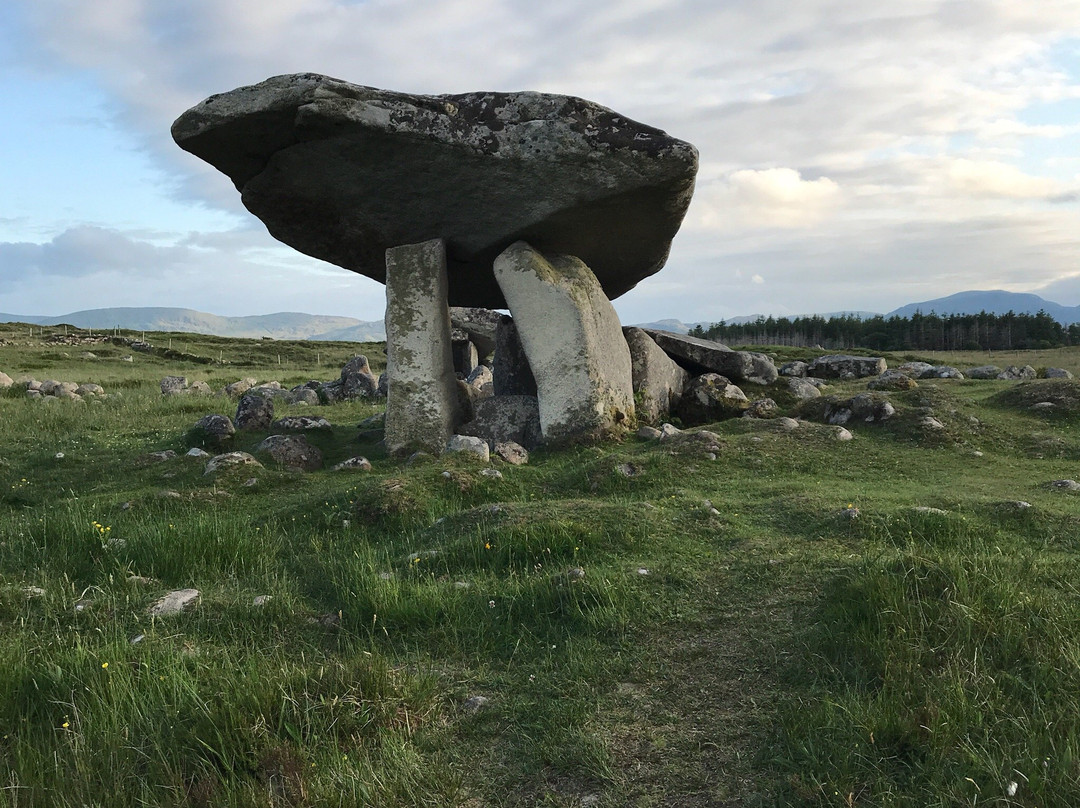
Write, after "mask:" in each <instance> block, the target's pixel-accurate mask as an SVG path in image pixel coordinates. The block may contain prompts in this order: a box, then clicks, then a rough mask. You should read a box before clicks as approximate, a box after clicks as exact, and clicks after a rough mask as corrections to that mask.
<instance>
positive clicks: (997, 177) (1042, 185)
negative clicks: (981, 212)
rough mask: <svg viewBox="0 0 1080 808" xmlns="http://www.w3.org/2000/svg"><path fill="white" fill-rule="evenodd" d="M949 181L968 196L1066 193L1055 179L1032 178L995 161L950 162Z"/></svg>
mask: <svg viewBox="0 0 1080 808" xmlns="http://www.w3.org/2000/svg"><path fill="white" fill-rule="evenodd" d="M949 179H950V180H951V182H952V183H953V185H954V186H955V188H956V189H957V190H958V191H960V192H961V193H964V194H971V195H972V196H997V197H1006V198H1012V199H1053V198H1054V197H1061V196H1063V195H1066V194H1068V193H1069V192H1070V189H1068V188H1067V187H1066V186H1065V185H1063V184H1062V183H1061V182H1059V181H1057V180H1054V179H1050V178H1049V177H1034V176H1031V175H1030V174H1025V173H1024V172H1022V171H1021V170H1020V169H1018V168H1016V167H1015V166H1011V165H1009V164H1008V163H1002V162H999V161H996V160H967V159H964V158H961V159H959V160H953V161H952V163H951V165H950V166H949Z"/></svg>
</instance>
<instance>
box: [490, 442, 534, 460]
mask: <svg viewBox="0 0 1080 808" xmlns="http://www.w3.org/2000/svg"><path fill="white" fill-rule="evenodd" d="M491 453H492V454H493V455H495V457H497V458H499V459H500V460H504V461H506V462H507V463H509V464H510V465H511V466H524V465H525V464H526V463H528V462H529V450H528V449H526V448H525V447H524V446H522V445H521V444H520V443H515V442H514V441H512V440H508V441H500V442H499V443H496V444H495V447H494V448H493V449H492V450H491Z"/></svg>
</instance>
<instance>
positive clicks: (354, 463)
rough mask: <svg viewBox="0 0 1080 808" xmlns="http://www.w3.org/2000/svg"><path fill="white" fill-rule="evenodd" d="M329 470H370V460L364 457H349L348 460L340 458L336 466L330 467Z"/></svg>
mask: <svg viewBox="0 0 1080 808" xmlns="http://www.w3.org/2000/svg"><path fill="white" fill-rule="evenodd" d="M330 470H331V471H371V461H370V460H368V459H367V458H366V457H360V456H359V455H358V456H356V457H350V458H349V459H348V460H342V461H341V462H340V463H338V464H337V465H336V466H334V467H333V468H331V469H330Z"/></svg>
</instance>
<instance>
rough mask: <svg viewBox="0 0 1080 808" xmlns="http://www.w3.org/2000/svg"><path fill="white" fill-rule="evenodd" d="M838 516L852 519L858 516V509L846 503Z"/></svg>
mask: <svg viewBox="0 0 1080 808" xmlns="http://www.w3.org/2000/svg"><path fill="white" fill-rule="evenodd" d="M840 518H841V519H847V520H850V521H854V520H855V519H858V518H859V509H858V508H856V507H855V506H853V505H848V506H847V507H846V508H844V510H842V511H840Z"/></svg>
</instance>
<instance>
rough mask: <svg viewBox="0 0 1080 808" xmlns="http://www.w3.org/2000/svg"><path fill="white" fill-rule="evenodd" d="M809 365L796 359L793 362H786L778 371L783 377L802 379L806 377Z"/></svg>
mask: <svg viewBox="0 0 1080 808" xmlns="http://www.w3.org/2000/svg"><path fill="white" fill-rule="evenodd" d="M807 367H808V365H807V364H806V363H805V362H803V361H801V360H799V359H794V360H792V361H791V362H785V363H784V364H782V365H781V366H780V369H779V370H778V371H777V372H778V373H779V374H780V375H781V376H793V377H795V378H802V377H804V376H805V375H806V368H807Z"/></svg>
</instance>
